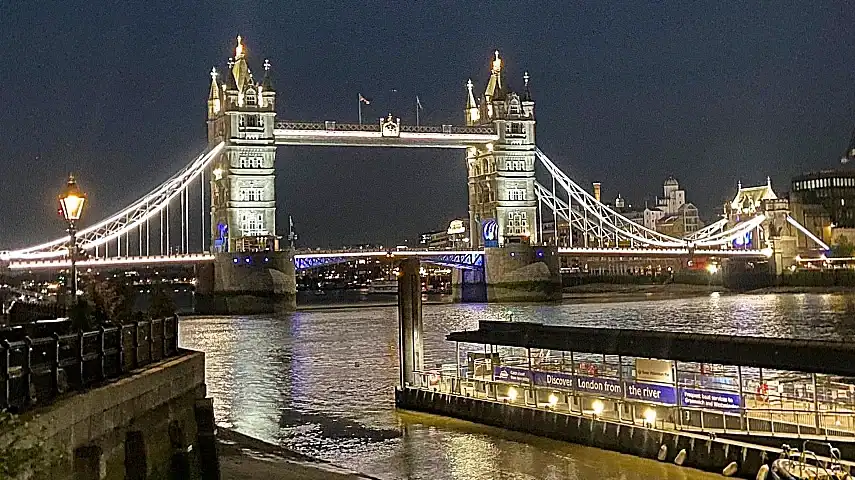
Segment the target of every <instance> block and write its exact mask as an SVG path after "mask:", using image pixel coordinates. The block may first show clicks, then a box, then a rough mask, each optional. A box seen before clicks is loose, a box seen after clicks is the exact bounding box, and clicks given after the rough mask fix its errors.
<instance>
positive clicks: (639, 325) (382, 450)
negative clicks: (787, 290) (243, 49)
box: [180, 295, 855, 480]
mask: <svg viewBox="0 0 855 480" xmlns="http://www.w3.org/2000/svg"><path fill="white" fill-rule="evenodd" d="M853 305H855V304H853V301H852V299H851V298H850V297H846V296H841V295H745V296H728V295H711V296H709V297H703V298H693V299H685V300H668V301H656V302H632V303H597V304H583V305H428V306H426V307H425V312H424V325H425V347H426V348H425V358H426V363H427V364H428V365H430V364H433V363H439V362H448V361H451V360H452V359H453V358H454V346H453V344H449V343H448V342H446V341H445V335H446V334H447V333H448V332H450V331H455V330H462V329H471V328H475V327H476V326H477V322H478V320H482V319H493V320H496V319H509V318H513V320H515V321H537V322H544V323H549V324H559V325H578V326H596V327H613V328H636V329H657V330H670V331H693V332H707V333H726V334H727V333H730V334H743V335H764V336H792V337H804V338H816V337H826V338H827V337H834V338H845V339H853V338H855V327H853V323H854V322H853V317H855V316H853V312H855V306H853ZM180 327H181V332H180V339H181V345H182V346H184V347H187V348H195V349H199V350H204V351H205V352H206V353H207V356H206V361H207V369H206V376H207V383H208V391H209V394H210V395H212V396H213V397H214V398H215V408H216V416H217V420H218V422H220V423H221V424H223V425H225V426H231V427H234V428H237V429H238V430H239V431H241V432H244V433H247V434H249V435H252V436H255V437H258V438H262V439H264V440H267V441H271V442H275V443H280V444H282V445H285V446H288V447H291V448H294V449H297V450H300V451H303V452H305V453H308V454H311V455H316V456H319V457H322V458H325V459H328V460H331V461H333V462H336V463H338V464H341V465H344V466H348V467H351V468H354V469H358V470H361V471H364V472H366V473H369V474H373V475H377V476H379V477H381V478H390V479H391V478H411V479H419V478H424V479H430V480H442V479H464V478H466V479H480V478H483V479H487V478H532V479H534V478H537V479H551V478H555V479H558V478H563V479H580V480H581V479H588V478H598V479H600V478H602V479H628V480H631V479H642V478H644V479H650V478H667V479H677V478H719V477H716V476H707V475H704V474H701V473H700V472H695V471H691V470H686V469H680V468H677V467H674V466H671V465H663V464H659V463H656V462H653V461H647V460H640V459H636V458H633V457H629V456H625V455H619V454H615V453H610V452H603V451H599V450H595V449H587V448H584V447H580V446H575V445H569V444H566V443H562V442H553V441H549V440H546V439H541V438H537V437H531V436H526V435H520V434H515V433H512V432H506V431H504V430H498V429H491V428H488V427H483V426H478V425H474V424H470V423H467V422H460V421H455V420H450V419H444V418H441V417H434V416H429V415H415V414H410V413H401V412H396V411H395V409H394V406H393V388H394V385H395V384H396V383H397V380H398V368H397V351H396V348H397V347H396V343H397V310H396V309H395V308H394V307H378V308H359V309H344V310H326V311H323V310H322V311H301V312H298V313H295V314H293V315H289V316H282V317H263V316H256V317H229V318H222V317H219V318H202V317H198V318H193V319H186V320H183V321H182V322H181V324H180Z"/></svg>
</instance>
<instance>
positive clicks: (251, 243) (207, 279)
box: [196, 37, 297, 314]
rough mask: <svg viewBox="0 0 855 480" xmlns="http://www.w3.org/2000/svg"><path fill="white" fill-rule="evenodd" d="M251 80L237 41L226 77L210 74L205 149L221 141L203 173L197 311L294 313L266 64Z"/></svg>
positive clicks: (273, 108)
mask: <svg viewBox="0 0 855 480" xmlns="http://www.w3.org/2000/svg"><path fill="white" fill-rule="evenodd" d="M263 66H264V78H263V79H262V80H261V82H258V81H256V79H255V77H254V76H253V74H252V71H251V70H250V68H249V64H248V62H247V51H246V47H245V46H244V44H243V42H242V39H241V37H237V46H236V47H235V56H234V57H233V58H231V59H229V64H228V67H229V68H228V70H227V71H226V72H224V75H223V77H224V78H218V75H217V71H216V69H214V70H212V71H211V89H210V92H209V93H208V144H209V145H212V146H213V145H216V144H218V143H220V142H225V148H224V149H223V152H222V153H221V154H220V155H219V156H218V157H217V158H215V159H214V160H213V162H212V163H211V166H210V168H209V169H208V171H207V172H206V174H207V175H208V176H209V178H210V192H211V251H212V252H214V253H215V260H214V262H212V263H208V264H205V265H202V266H200V267H199V270H198V280H199V282H198V284H197V286H196V311H197V312H199V313H208V314H249V313H269V312H276V311H287V310H293V309H294V308H295V307H296V292H297V285H296V277H295V272H294V261H293V251H292V250H291V249H290V248H288V247H287V246H284V247H285V248H284V249H280V245H279V237H278V236H277V235H276V192H275V184H274V180H275V178H276V176H275V169H274V165H275V160H276V143H275V137H274V134H273V128H274V122H275V120H276V92H275V91H274V90H273V84H272V81H271V78H270V63H269V62H268V61H266V60H265V61H264V64H263Z"/></svg>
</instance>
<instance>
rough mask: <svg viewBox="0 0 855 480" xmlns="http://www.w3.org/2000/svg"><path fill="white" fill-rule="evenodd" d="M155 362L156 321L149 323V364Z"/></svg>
mask: <svg viewBox="0 0 855 480" xmlns="http://www.w3.org/2000/svg"><path fill="white" fill-rule="evenodd" d="M153 361H154V320H149V321H148V362H149V363H151V362H153Z"/></svg>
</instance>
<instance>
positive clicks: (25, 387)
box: [0, 317, 178, 411]
mask: <svg viewBox="0 0 855 480" xmlns="http://www.w3.org/2000/svg"><path fill="white" fill-rule="evenodd" d="M177 353H178V318H177V317H171V318H165V319H160V320H150V321H144V322H136V323H131V324H126V325H122V326H120V327H119V326H116V327H110V328H103V327H101V328H99V329H98V330H95V331H89V332H79V333H73V334H68V335H57V334H55V335H52V336H49V337H39V338H30V337H24V339H23V340H20V341H8V340H3V341H0V409H9V410H12V411H22V410H26V409H28V408H31V407H33V406H37V405H45V404H48V403H50V402H51V401H53V400H54V399H55V398H56V397H58V396H59V395H62V394H64V393H66V392H70V391H76V390H84V389H86V388H89V387H91V386H93V385H97V384H99V383H102V382H104V381H106V380H108V379H112V378H117V377H120V376H122V375H124V374H125V373H126V372H129V371H130V370H134V369H137V368H140V367H143V366H145V365H148V364H151V363H153V362H157V361H160V360H162V359H165V358H168V357H171V356H174V355H176V354H177Z"/></svg>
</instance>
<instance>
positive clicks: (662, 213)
mask: <svg viewBox="0 0 855 480" xmlns="http://www.w3.org/2000/svg"><path fill="white" fill-rule="evenodd" d="M662 190H663V193H664V195H663V196H662V197H661V198H659V197H657V198H656V204H655V205H654V206H653V207H647V208H645V209H644V213H643V223H644V226H645V227H647V228H649V229H651V230H656V231H657V232H662V233H664V234H666V235H671V236H673V237H678V238H679V237H683V236H685V235H687V234H690V233H693V232H695V231H697V230H700V229H701V227H703V222H701V219H700V217H699V215H698V209H697V207H695V206H694V205H693V204H691V203H686V191H685V190H682V189H680V184H679V183H678V182H677V179H675V178H674V177H668V179H667V180H665V184H664V185H663V188H662Z"/></svg>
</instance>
